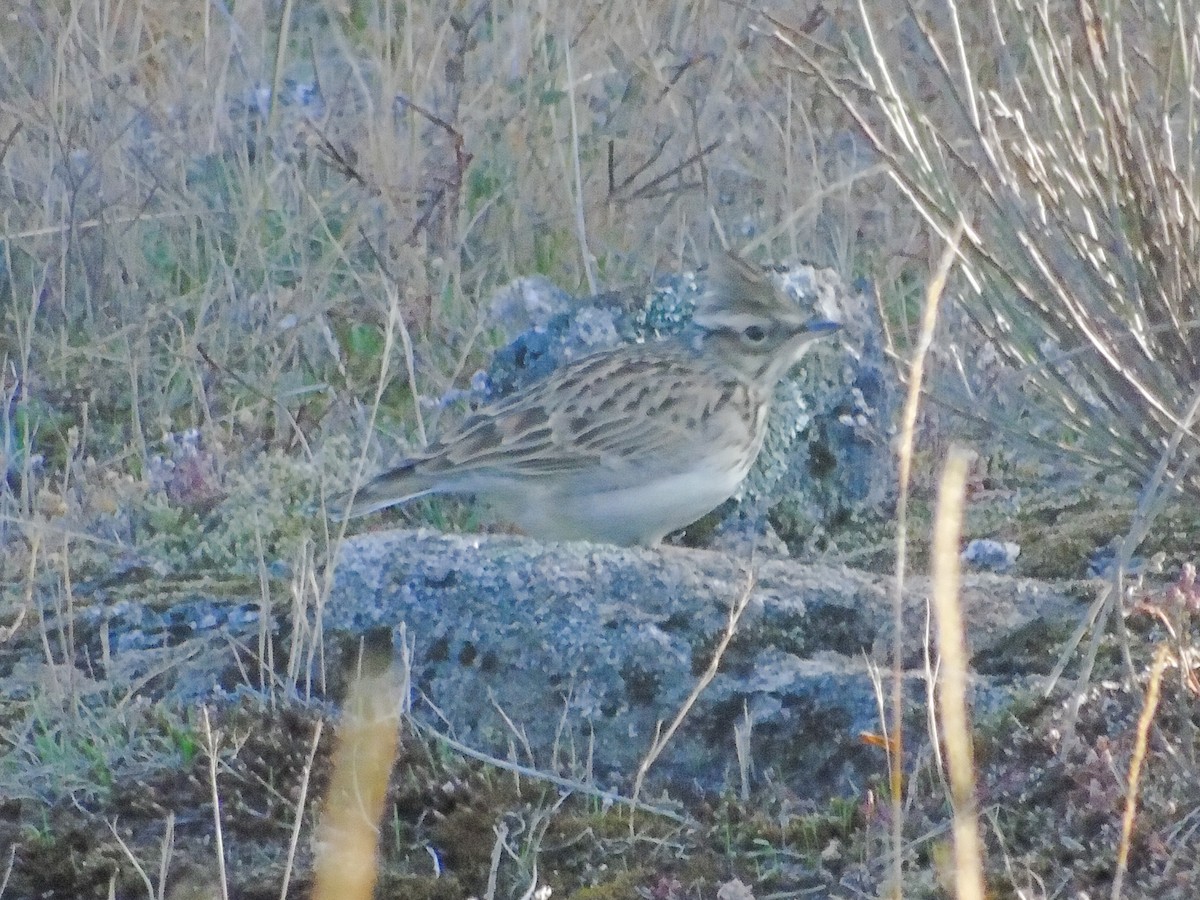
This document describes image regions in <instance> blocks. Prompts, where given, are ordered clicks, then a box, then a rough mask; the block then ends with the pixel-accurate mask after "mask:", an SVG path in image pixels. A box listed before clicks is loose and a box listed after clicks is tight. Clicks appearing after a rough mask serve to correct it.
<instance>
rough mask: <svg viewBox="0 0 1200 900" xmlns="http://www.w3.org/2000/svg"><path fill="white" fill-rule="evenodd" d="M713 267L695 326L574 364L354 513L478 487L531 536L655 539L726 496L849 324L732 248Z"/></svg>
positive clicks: (396, 472) (497, 407)
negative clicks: (823, 344)
mask: <svg viewBox="0 0 1200 900" xmlns="http://www.w3.org/2000/svg"><path fill="white" fill-rule="evenodd" d="M710 268H711V269H712V272H711V273H710V279H709V287H708V290H707V291H706V292H705V294H704V295H703V296H702V297H701V298H700V299H699V300H698V301H697V304H696V311H695V315H694V318H693V321H694V322H695V325H696V326H698V327H697V329H696V334H695V335H693V336H691V337H690V339H687V338H677V339H672V340H666V341H660V342H654V343H644V344H634V345H629V346H622V347H619V348H616V349H611V350H604V351H601V352H598V353H594V354H592V355H590V356H586V357H583V358H581V359H578V360H575V361H574V362H571V363H568V364H566V365H564V366H562V367H560V368H559V369H557V370H556V371H554V372H553V373H551V374H550V375H549V376H548V377H546V378H545V379H543V380H541V381H539V382H537V383H535V384H533V385H530V386H529V387H527V388H525V389H524V390H523V391H521V392H520V393H517V394H513V395H511V396H509V397H506V398H504V399H502V400H500V401H498V402H496V403H494V404H492V405H490V406H487V407H484V408H482V409H480V410H478V411H477V412H475V413H474V414H473V415H471V416H470V417H469V418H467V419H466V420H465V421H464V422H463V423H462V424H461V425H460V426H459V428H458V429H457V430H456V431H454V432H453V433H452V434H449V435H447V436H445V437H443V438H442V439H441V440H439V441H437V442H436V443H434V444H432V445H431V446H430V447H429V448H428V449H427V450H426V451H425V452H424V453H422V454H420V455H419V456H414V457H412V458H410V459H406V460H404V461H403V462H401V463H400V464H399V465H397V466H395V467H394V468H392V469H389V470H388V471H386V472H384V473H383V474H381V475H379V476H378V477H376V478H375V479H373V480H372V481H370V482H368V483H367V484H365V485H364V486H363V487H362V488H361V489H360V490H358V491H357V493H356V494H355V495H354V496H353V499H352V500H351V501H350V502H349V504H348V506H347V507H344V511H345V512H346V514H348V515H350V516H359V515H365V514H367V513H370V512H374V511H375V510H379V509H383V508H384V507H387V506H392V505H394V504H397V503H404V502H405V501H408V500H412V499H414V498H416V497H421V496H424V495H426V494H435V493H455V494H473V495H475V496H476V497H477V498H479V499H481V500H483V501H485V502H487V503H488V505H489V506H491V507H492V508H493V509H494V511H495V512H496V513H497V515H498V517H499V518H501V519H502V520H505V521H508V522H511V523H512V524H515V525H517V526H518V527H519V528H520V529H521V530H522V531H524V532H525V533H526V534H527V535H529V536H531V537H535V538H539V539H543V540H584V541H592V542H595V543H608V544H617V545H622V546H645V547H650V546H653V545H655V544H657V543H658V542H659V541H661V540H662V539H663V537H664V536H666V535H667V534H669V533H671V532H673V531H677V530H679V529H680V528H683V527H685V526H687V525H690V524H691V523H692V522H694V521H696V520H697V519H699V518H700V517H701V516H703V515H705V514H706V513H708V512H710V511H712V510H713V509H715V508H716V507H717V506H719V505H720V504H721V503H723V502H725V500H727V499H728V498H729V497H731V496H733V494H734V493H735V492H736V491H737V489H738V486H739V485H740V484H741V483H742V481H743V480H744V479H745V477H746V475H747V473H748V472H749V471H750V467H751V466H752V465H753V464H754V460H755V458H756V457H757V456H758V453H759V450H760V449H762V444H763V436H764V435H765V434H766V429H767V416H768V414H769V413H770V410H771V400H772V397H773V396H774V394H775V388H776V386H777V384H778V383H779V381H780V380H781V379H782V378H783V377H784V376H785V375H786V374H787V372H788V370H789V369H791V367H792V366H794V365H795V364H796V363H797V362H798V361H799V360H800V358H801V357H802V356H803V355H804V352H805V350H807V349H808V347H809V346H810V345H811V344H812V343H813V342H814V341H815V340H817V339H818V338H821V337H823V336H825V335H828V334H830V333H831V332H833V331H835V330H836V329H837V328H839V327H840V326H839V325H838V324H837V323H836V322H833V321H829V320H826V319H822V318H813V317H812V316H811V314H810V313H808V312H806V311H805V310H803V309H801V308H800V307H799V306H798V305H797V304H796V303H794V302H793V301H792V300H791V299H790V298H789V297H788V296H787V295H786V294H784V293H783V292H781V291H780V290H778V289H777V288H776V287H775V285H774V284H773V283H772V282H771V280H770V279H769V278H768V277H767V276H766V274H765V273H763V272H762V271H760V270H758V269H755V268H754V267H752V266H751V265H749V264H748V263H746V262H745V261H743V260H742V259H740V258H738V257H736V256H734V255H732V254H729V255H726V256H724V257H722V258H721V259H719V260H716V261H714V263H713V264H712V266H711V267H710Z"/></svg>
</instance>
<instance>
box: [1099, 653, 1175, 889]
mask: <svg viewBox="0 0 1200 900" xmlns="http://www.w3.org/2000/svg"><path fill="white" fill-rule="evenodd" d="M1170 657H1171V650H1170V648H1169V647H1167V646H1166V645H1163V646H1161V647H1159V648H1158V652H1156V653H1155V654H1154V663H1153V665H1152V666H1151V667H1150V681H1149V683H1148V684H1147V685H1146V698H1145V700H1144V701H1143V703H1142V712H1141V715H1140V716H1138V724H1137V733H1136V736H1135V738H1134V744H1133V754H1132V755H1131V756H1130V758H1129V780H1128V781H1127V783H1126V785H1125V813H1124V815H1123V816H1122V817H1121V843H1120V846H1119V847H1118V849H1117V871H1116V874H1115V875H1114V876H1113V886H1112V900H1119V898H1120V896H1121V891H1122V890H1123V889H1124V886H1125V875H1126V873H1127V872H1128V869H1129V847H1130V843H1131V841H1132V839H1133V824H1134V818H1135V816H1136V815H1137V796H1138V785H1139V784H1140V782H1141V777H1142V768H1143V764H1144V763H1145V761H1146V748H1147V746H1148V743H1149V739H1150V726H1151V725H1153V724H1154V713H1155V711H1156V710H1157V709H1158V697H1159V691H1160V688H1161V686H1162V676H1163V671H1164V670H1165V669H1166V667H1167V662H1168V660H1169V659H1170Z"/></svg>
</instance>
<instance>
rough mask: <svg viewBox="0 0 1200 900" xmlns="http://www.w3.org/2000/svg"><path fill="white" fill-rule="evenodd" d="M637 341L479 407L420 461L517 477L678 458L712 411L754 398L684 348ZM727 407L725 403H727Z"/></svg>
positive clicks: (431, 467) (701, 437) (436, 468)
mask: <svg viewBox="0 0 1200 900" xmlns="http://www.w3.org/2000/svg"><path fill="white" fill-rule="evenodd" d="M649 349H650V348H647V347H645V346H633V347H627V348H623V349H622V350H617V351H610V352H606V353H602V354H597V355H593V356H590V357H586V358H584V359H582V360H579V361H577V362H575V363H573V364H570V365H568V366H566V367H564V368H562V369H560V370H558V371H557V372H555V373H553V374H552V375H550V376H549V377H548V378H547V379H546V380H545V381H542V382H539V383H538V384H536V385H534V386H532V387H531V388H529V389H527V390H526V391H525V392H523V393H521V394H519V395H515V396H513V397H511V398H508V399H506V400H502V401H501V402H499V403H498V404H496V405H494V406H491V407H487V408H485V409H483V410H480V411H479V412H478V413H476V414H475V415H473V416H471V417H470V418H468V419H467V420H466V421H464V422H463V424H462V426H461V427H460V428H459V429H458V431H457V432H456V433H454V434H453V435H451V436H449V437H447V438H446V439H445V440H444V441H443V442H440V443H439V444H437V445H435V446H434V447H431V448H430V450H429V452H428V453H427V454H425V455H424V456H423V457H422V458H421V459H420V460H419V463H418V465H419V466H420V467H421V468H422V469H423V470H424V472H425V473H426V474H428V475H430V476H436V475H438V474H439V473H447V474H448V473H450V472H454V473H456V474H466V473H470V472H492V473H496V474H504V475H509V476H513V477H520V478H536V477H539V476H546V475H566V474H571V473H574V472H586V471H589V470H595V469H598V468H599V469H622V468H627V467H628V468H642V467H646V466H651V467H656V468H664V469H669V468H672V467H678V465H679V455H681V454H683V455H686V454H693V455H694V454H696V453H697V452H703V449H704V448H703V447H697V444H698V443H702V442H704V441H705V440H706V439H707V438H708V437H709V434H708V432H709V430H710V429H711V428H712V427H713V422H712V419H713V413H714V410H716V409H718V408H720V409H726V408H729V407H730V405H731V404H737V403H746V404H749V403H750V399H749V397H748V396H747V394H746V390H747V389H746V388H745V387H744V386H743V385H742V384H740V383H739V382H737V381H736V380H734V379H728V380H721V379H715V378H711V377H709V378H700V377H698V371H697V368H696V366H695V365H694V364H693V363H692V361H691V360H690V358H689V357H688V356H687V355H686V352H685V351H682V350H680V351H679V352H678V353H665V352H664V351H663V348H661V347H658V348H654V350H653V352H647V351H648V350H649ZM730 411H732V410H731V409H726V412H730Z"/></svg>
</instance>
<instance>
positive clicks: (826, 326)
mask: <svg viewBox="0 0 1200 900" xmlns="http://www.w3.org/2000/svg"><path fill="white" fill-rule="evenodd" d="M841 327H842V323H841V322H834V321H833V320H832V319H821V318H814V319H809V320H808V321H807V322H805V323H804V326H803V328H802V329H801V330H803V331H805V332H808V333H810V334H820V333H822V332H829V331H837V330H838V329H839V328H841Z"/></svg>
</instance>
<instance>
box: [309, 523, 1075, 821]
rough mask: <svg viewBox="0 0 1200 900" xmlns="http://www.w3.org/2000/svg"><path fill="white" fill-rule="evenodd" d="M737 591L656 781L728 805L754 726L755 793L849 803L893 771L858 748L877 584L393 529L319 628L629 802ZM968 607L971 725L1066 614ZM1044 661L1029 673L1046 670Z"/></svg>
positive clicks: (880, 621)
mask: <svg viewBox="0 0 1200 900" xmlns="http://www.w3.org/2000/svg"><path fill="white" fill-rule="evenodd" d="M752 571H753V573H754V577H753V583H752V584H751V572H752ZM748 587H749V589H750V592H751V593H750V600H749V605H748V607H747V609H746V612H745V614H744V616H743V618H742V620H741V622H740V624H739V626H738V630H737V633H736V635H735V637H734V639H733V641H732V643H731V644H730V646H729V648H728V650H727V652H726V654H725V655H724V657H723V659H722V664H721V667H720V671H719V674H718V675H717V677H716V678H715V679H714V681H713V682H712V684H710V685H709V686H708V688H707V690H705V691H704V692H703V694H702V695H701V696H700V698H699V700H698V701H697V703H696V704H695V707H694V708H693V709H692V710H691V712H690V713H689V715H688V716H687V718H686V719H685V721H684V723H683V726H682V728H681V729H680V731H679V732H678V733H677V734H676V735H675V736H674V738H673V739H672V741H671V743H670V745H669V747H668V749H667V751H666V753H665V754H664V755H663V756H662V757H661V759H660V760H659V762H658V763H657V764H656V766H655V768H654V770H653V772H652V776H654V777H658V778H662V779H665V780H667V781H669V782H670V783H671V784H672V785H673V786H674V789H675V790H679V789H680V788H683V789H689V788H693V787H694V788H695V789H698V790H701V791H705V792H707V791H720V790H723V789H725V788H727V787H732V788H734V789H736V788H737V787H738V785H739V784H740V777H741V776H740V775H739V759H738V752H737V748H736V743H735V734H737V733H738V730H739V729H740V730H743V731H744V730H745V729H746V728H747V724H749V735H750V741H749V754H748V757H746V756H744V757H743V760H744V761H745V760H746V759H747V758H748V761H749V762H750V764H751V771H752V772H753V773H754V775H755V777H758V778H764V777H770V778H773V779H777V780H783V781H784V782H786V783H787V784H788V785H789V787H791V788H792V789H793V790H794V791H795V792H796V793H798V794H800V795H802V796H810V797H823V796H827V795H830V794H832V793H835V792H836V793H845V792H846V791H847V790H850V791H852V792H853V791H854V790H855V789H861V787H862V786H863V785H864V783H865V782H866V780H867V779H868V778H869V777H871V776H872V775H876V774H879V773H882V772H883V771H885V769H886V763H885V761H884V758H883V754H882V751H880V750H879V749H877V748H876V747H874V746H871V745H869V744H867V743H865V742H864V741H863V740H862V738H861V736H860V733H861V732H879V731H880V730H881V727H880V714H879V709H880V707H879V702H878V699H877V696H876V695H877V690H876V687H875V684H874V681H873V678H872V675H871V666H872V665H876V666H878V667H880V668H881V669H883V670H884V672H885V678H886V670H887V667H888V664H887V660H888V658H889V653H890V650H889V648H890V642H891V633H892V600H891V594H890V591H891V577H890V575H883V576H879V575H873V574H870V573H866V572H861V571H855V570H851V569H846V568H833V567H828V566H820V565H799V564H796V563H793V562H790V561H787V560H761V561H758V562H755V563H750V562H748V561H747V560H746V559H740V558H735V557H733V556H728V555H725V554H721V553H714V552H710V551H699V550H686V549H682V548H674V547H666V548H663V549H660V550H640V549H621V548H615V547H608V546H601V545H593V544H587V543H562V544H541V543H537V542H533V541H528V540H525V539H523V538H518V537H510V536H488V535H447V534H440V533H436V532H430V531H426V530H421V531H406V530H400V531H387V532H379V533H372V534H365V535H361V536H359V537H356V538H352V539H350V540H348V541H346V542H345V543H344V544H343V546H342V548H341V553H340V557H339V559H338V564H337V570H336V575H335V583H334V589H333V593H332V595H331V596H330V598H329V601H328V603H327V604H326V607H325V613H324V623H323V624H324V628H325V630H326V636H327V637H329V636H331V635H336V634H341V635H349V636H356V635H361V634H364V633H367V632H369V631H371V630H373V629H378V628H380V627H383V628H386V629H391V630H392V633H393V635H394V636H395V639H396V640H399V639H400V636H401V635H402V634H403V635H404V636H405V638H404V639H405V640H407V641H408V642H409V646H410V649H411V664H412V670H411V678H412V683H411V686H412V689H413V708H414V711H415V713H416V714H417V715H418V716H419V717H421V718H423V719H424V720H425V721H427V722H430V723H431V724H433V725H434V726H435V727H436V728H438V729H439V730H441V731H443V732H447V733H449V734H451V735H452V736H453V737H455V738H456V739H458V740H460V741H462V742H464V743H466V744H469V745H471V746H473V747H476V748H478V749H480V750H484V751H487V752H491V753H494V754H497V755H500V756H503V757H508V756H512V757H514V758H515V759H516V760H517V761H519V762H523V763H528V764H533V765H536V766H538V767H540V768H543V769H552V770H555V771H559V772H563V773H573V774H576V775H578V774H588V775H591V776H592V777H595V778H596V779H597V780H598V781H599V783H600V784H602V785H604V786H615V785H623V786H628V783H629V780H630V779H631V778H632V776H633V774H634V773H635V772H636V771H637V767H638V763H639V762H640V760H641V759H642V757H643V755H644V754H645V753H646V751H647V749H648V748H649V747H650V745H651V743H652V741H653V739H654V736H655V733H656V729H657V728H658V727H660V723H661V725H662V726H664V727H665V725H666V723H668V722H670V720H671V719H672V718H673V717H674V716H675V714H676V712H677V710H678V709H679V708H680V706H681V704H683V703H684V701H685V699H686V698H687V696H688V694H689V693H690V692H691V691H692V689H693V687H694V686H695V685H696V683H697V678H698V677H699V675H700V673H702V672H703V671H704V670H705V668H706V667H707V666H708V664H709V661H710V659H711V657H712V653H713V650H714V648H715V647H716V645H717V643H718V641H719V640H720V638H721V636H722V634H723V632H724V630H725V628H726V625H727V622H728V619H729V611H730V608H731V607H732V606H733V605H734V604H735V603H736V602H737V601H738V599H739V597H740V596H742V595H743V593H744V592H745V591H746V590H747V588H748ZM927 592H928V582H927V580H926V579H923V578H912V579H910V581H909V585H908V590H907V593H906V595H905V637H904V647H905V654H906V659H905V666H906V670H907V673H908V674H907V676H906V679H907V683H906V691H907V694H908V696H909V698H910V700H911V701H912V702H913V704H914V715H920V716H922V717H923V715H924V714H923V712H920V711H919V710H918V709H917V706H918V705H920V704H923V702H924V698H925V696H926V685H925V679H924V674H923V673H924V669H925V649H924V645H925V639H924V636H925V632H926V612H925V599H926V596H927ZM962 600H963V613H964V617H965V620H966V622H967V628H968V641H969V644H970V648H971V652H972V654H973V658H974V659H976V660H978V661H981V664H982V662H983V661H986V665H985V666H983V668H984V669H985V670H986V671H987V672H988V673H989V674H987V675H977V676H976V678H975V682H974V703H975V709H976V711H977V713H980V712H986V711H989V710H992V709H995V708H996V707H997V706H998V705H999V704H1002V703H1003V702H1004V701H1005V700H1006V699H1007V698H1008V697H1009V696H1010V695H1011V691H1012V689H1013V687H1014V686H1020V685H1024V684H1028V683H1029V680H1030V678H1031V677H1033V673H1031V672H1029V671H1013V667H1011V666H1007V665H1005V658H1006V656H1008V650H1007V649H1006V648H1007V647H1008V646H1010V644H1011V645H1016V644H1018V643H1020V644H1022V646H1024V645H1027V644H1028V640H1027V638H1028V635H1029V634H1030V633H1033V634H1035V635H1036V634H1043V633H1057V632H1058V631H1060V630H1062V629H1063V628H1064V626H1065V624H1067V623H1070V624H1073V623H1074V622H1075V621H1077V619H1078V615H1079V611H1078V607H1077V604H1076V602H1075V601H1074V600H1072V599H1071V598H1069V597H1068V596H1067V595H1066V594H1064V593H1063V592H1062V591H1060V590H1058V589H1056V588H1054V587H1052V586H1049V585H1046V584H1043V583H1039V582H1034V581H1028V580H1018V579H1012V578H1006V577H1002V576H991V575H978V576H967V577H966V579H965V581H964V588H963V597H962ZM401 625H403V630H401V627H400V626H401ZM343 643H345V644H347V645H348V646H353V644H354V642H353V641H350V642H343ZM1047 657H1048V658H1046V659H1042V660H1040V661H1038V660H1035V662H1034V664H1033V668H1038V669H1040V671H1045V669H1047V668H1048V667H1049V666H1050V665H1051V664H1052V663H1053V662H1054V659H1053V655H1052V654H1047ZM884 690H885V691H886V690H888V689H887V688H886V687H885V688H884ZM914 721H918V720H914ZM919 728H920V730H921V732H922V733H924V731H925V729H924V726H923V725H920V726H919ZM654 777H652V779H651V780H652V781H653V780H654Z"/></svg>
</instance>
